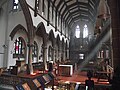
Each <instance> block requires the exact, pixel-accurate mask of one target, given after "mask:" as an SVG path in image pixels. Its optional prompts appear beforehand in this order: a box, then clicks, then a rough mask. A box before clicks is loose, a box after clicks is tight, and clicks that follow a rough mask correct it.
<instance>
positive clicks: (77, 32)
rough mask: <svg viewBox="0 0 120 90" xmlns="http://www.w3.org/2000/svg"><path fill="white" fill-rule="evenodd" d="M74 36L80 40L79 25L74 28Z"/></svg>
mask: <svg viewBox="0 0 120 90" xmlns="http://www.w3.org/2000/svg"><path fill="white" fill-rule="evenodd" d="M75 36H76V38H80V27H79V25H77V26H76V29H75Z"/></svg>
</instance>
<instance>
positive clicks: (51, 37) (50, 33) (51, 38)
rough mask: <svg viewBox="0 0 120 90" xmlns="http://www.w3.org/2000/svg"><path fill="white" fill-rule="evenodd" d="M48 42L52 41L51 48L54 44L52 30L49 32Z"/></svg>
mask: <svg viewBox="0 0 120 90" xmlns="http://www.w3.org/2000/svg"><path fill="white" fill-rule="evenodd" d="M49 40H50V41H52V46H53V45H54V43H55V36H54V33H53V30H51V31H50V32H49Z"/></svg>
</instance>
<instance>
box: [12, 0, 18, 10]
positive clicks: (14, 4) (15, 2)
mask: <svg viewBox="0 0 120 90" xmlns="http://www.w3.org/2000/svg"><path fill="white" fill-rule="evenodd" d="M13 9H14V10H16V9H18V0H13Z"/></svg>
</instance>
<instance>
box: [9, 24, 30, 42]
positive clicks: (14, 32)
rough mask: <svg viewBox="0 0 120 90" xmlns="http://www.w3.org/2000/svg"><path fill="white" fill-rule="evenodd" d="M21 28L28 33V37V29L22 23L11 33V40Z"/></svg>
mask: <svg viewBox="0 0 120 90" xmlns="http://www.w3.org/2000/svg"><path fill="white" fill-rule="evenodd" d="M19 30H22V31H24V32H25V33H26V35H27V37H28V32H27V30H26V29H25V28H24V27H23V26H22V25H21V24H18V25H17V26H16V27H15V28H14V29H13V30H12V32H11V33H10V37H11V40H13V38H14V36H15V34H16V33H17V32H18V31H19Z"/></svg>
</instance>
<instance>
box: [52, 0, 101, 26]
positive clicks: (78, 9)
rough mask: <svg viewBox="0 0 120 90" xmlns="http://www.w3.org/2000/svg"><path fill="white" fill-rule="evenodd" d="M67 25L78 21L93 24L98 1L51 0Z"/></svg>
mask: <svg viewBox="0 0 120 90" xmlns="http://www.w3.org/2000/svg"><path fill="white" fill-rule="evenodd" d="M51 1H52V3H53V5H54V6H55V7H56V10H57V11H58V12H59V14H60V15H61V17H62V18H63V19H64V20H65V22H66V23H68V25H71V24H74V23H75V22H78V21H80V20H83V21H86V22H89V21H90V22H92V23H95V20H96V16H97V7H98V4H99V1H100V0H51Z"/></svg>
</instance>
